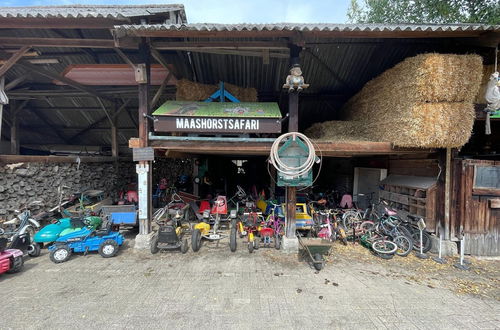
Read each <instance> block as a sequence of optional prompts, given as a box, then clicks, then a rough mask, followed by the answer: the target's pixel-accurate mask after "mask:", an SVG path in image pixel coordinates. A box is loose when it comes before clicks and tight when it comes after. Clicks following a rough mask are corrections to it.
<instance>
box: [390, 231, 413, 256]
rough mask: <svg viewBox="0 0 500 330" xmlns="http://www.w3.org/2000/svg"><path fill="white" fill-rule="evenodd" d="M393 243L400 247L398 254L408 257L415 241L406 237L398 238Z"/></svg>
mask: <svg viewBox="0 0 500 330" xmlns="http://www.w3.org/2000/svg"><path fill="white" fill-rule="evenodd" d="M392 241H393V242H394V243H396V245H397V246H398V249H397V250H396V254H397V255H398V256H400V257H406V256H407V255H408V254H410V252H411V250H413V240H411V239H410V238H408V237H406V236H403V235H400V236H396V237H394V239H393V240H392Z"/></svg>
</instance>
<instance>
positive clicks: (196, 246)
mask: <svg viewBox="0 0 500 330" xmlns="http://www.w3.org/2000/svg"><path fill="white" fill-rule="evenodd" d="M200 247H201V231H200V230H199V229H195V230H194V231H193V235H192V236H191V248H192V249H193V252H198V251H199V250H200Z"/></svg>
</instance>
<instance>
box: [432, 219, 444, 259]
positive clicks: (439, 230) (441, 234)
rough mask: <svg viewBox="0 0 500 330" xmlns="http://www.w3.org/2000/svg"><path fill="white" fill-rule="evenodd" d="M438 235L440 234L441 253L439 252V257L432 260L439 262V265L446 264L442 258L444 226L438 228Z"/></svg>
mask: <svg viewBox="0 0 500 330" xmlns="http://www.w3.org/2000/svg"><path fill="white" fill-rule="evenodd" d="M438 234H439V251H438V257H437V258H436V257H434V258H432V260H434V261H435V262H437V263H438V264H445V263H446V260H445V259H443V258H442V252H441V249H442V247H443V244H442V243H443V227H442V226H439V227H438Z"/></svg>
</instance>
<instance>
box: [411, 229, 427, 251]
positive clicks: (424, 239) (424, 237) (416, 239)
mask: <svg viewBox="0 0 500 330" xmlns="http://www.w3.org/2000/svg"><path fill="white" fill-rule="evenodd" d="M412 238H413V249H414V250H416V251H419V252H420V231H417V232H414V233H413V235H412ZM422 242H423V245H424V247H423V249H422V252H423V253H426V252H429V251H430V249H431V248H432V241H431V235H430V234H429V233H428V232H426V231H423V232H422Z"/></svg>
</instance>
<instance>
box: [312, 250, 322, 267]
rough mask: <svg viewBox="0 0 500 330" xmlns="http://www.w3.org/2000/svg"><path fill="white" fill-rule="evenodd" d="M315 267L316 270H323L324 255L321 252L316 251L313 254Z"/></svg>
mask: <svg viewBox="0 0 500 330" xmlns="http://www.w3.org/2000/svg"><path fill="white" fill-rule="evenodd" d="M313 259H314V260H313V261H314V268H315V269H316V270H322V269H323V266H324V260H323V256H322V255H321V254H320V253H315V254H314V255H313Z"/></svg>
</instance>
